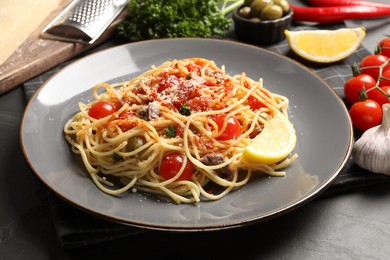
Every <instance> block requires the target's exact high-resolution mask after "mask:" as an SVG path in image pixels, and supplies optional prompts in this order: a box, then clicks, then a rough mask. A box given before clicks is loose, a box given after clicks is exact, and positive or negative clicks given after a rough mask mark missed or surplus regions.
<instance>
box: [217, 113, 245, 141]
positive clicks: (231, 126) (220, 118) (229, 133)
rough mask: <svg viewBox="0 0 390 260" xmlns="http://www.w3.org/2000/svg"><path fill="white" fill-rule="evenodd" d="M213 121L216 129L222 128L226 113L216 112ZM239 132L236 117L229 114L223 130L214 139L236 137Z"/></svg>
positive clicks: (239, 126)
mask: <svg viewBox="0 0 390 260" xmlns="http://www.w3.org/2000/svg"><path fill="white" fill-rule="evenodd" d="M213 120H214V122H215V123H216V124H217V126H218V129H222V127H223V124H224V122H225V120H226V114H218V115H216V116H214V117H213ZM240 134H241V125H240V122H238V120H237V118H235V117H234V116H231V117H229V118H228V120H227V125H226V128H225V131H223V132H222V134H221V135H219V136H218V137H217V138H216V139H217V140H220V141H224V140H232V139H236V138H237V137H238V136H240Z"/></svg>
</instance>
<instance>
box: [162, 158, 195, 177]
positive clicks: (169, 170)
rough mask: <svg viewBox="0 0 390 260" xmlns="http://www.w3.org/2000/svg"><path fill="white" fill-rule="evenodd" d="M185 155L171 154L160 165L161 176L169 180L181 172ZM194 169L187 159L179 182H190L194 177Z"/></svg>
mask: <svg viewBox="0 0 390 260" xmlns="http://www.w3.org/2000/svg"><path fill="white" fill-rule="evenodd" d="M184 156H185V155H184V154H182V153H177V152H175V153H170V154H168V155H167V156H166V157H165V158H164V159H163V160H162V162H161V165H160V171H159V173H160V176H161V177H163V178H164V179H165V180H169V179H171V178H173V177H175V175H176V174H177V173H178V172H179V171H180V168H181V167H182V165H183V162H184ZM193 172H194V169H193V165H192V163H191V162H190V160H188V159H187V163H186V165H185V166H184V170H183V172H182V173H181V175H180V176H179V178H178V179H177V180H178V181H183V180H189V179H191V177H192V175H193Z"/></svg>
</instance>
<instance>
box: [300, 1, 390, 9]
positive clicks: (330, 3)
mask: <svg viewBox="0 0 390 260" xmlns="http://www.w3.org/2000/svg"><path fill="white" fill-rule="evenodd" d="M306 2H307V3H309V4H310V5H312V6H318V7H325V6H347V5H366V6H376V7H389V6H390V5H389V4H382V3H375V2H370V1H364V0H307V1H306Z"/></svg>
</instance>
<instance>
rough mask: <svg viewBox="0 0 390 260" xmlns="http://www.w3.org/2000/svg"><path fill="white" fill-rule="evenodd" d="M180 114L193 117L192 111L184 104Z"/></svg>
mask: <svg viewBox="0 0 390 260" xmlns="http://www.w3.org/2000/svg"><path fill="white" fill-rule="evenodd" d="M179 113H180V114H182V115H183V116H189V115H191V110H190V108H189V107H188V105H187V104H184V105H182V106H181V108H180V109H179Z"/></svg>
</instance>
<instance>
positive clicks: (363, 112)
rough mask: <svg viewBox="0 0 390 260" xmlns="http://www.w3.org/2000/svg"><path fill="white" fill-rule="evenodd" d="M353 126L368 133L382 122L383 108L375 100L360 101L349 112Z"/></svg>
mask: <svg viewBox="0 0 390 260" xmlns="http://www.w3.org/2000/svg"><path fill="white" fill-rule="evenodd" d="M349 115H350V116H351V120H352V124H353V126H354V127H355V128H357V129H359V130H362V131H366V130H367V129H369V128H371V127H374V126H377V125H379V124H380V123H381V121H382V107H381V106H380V105H379V104H378V102H376V101H374V100H370V99H367V100H364V101H359V102H357V103H355V104H353V105H352V107H351V109H350V110H349Z"/></svg>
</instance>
